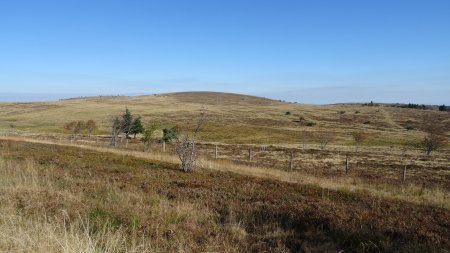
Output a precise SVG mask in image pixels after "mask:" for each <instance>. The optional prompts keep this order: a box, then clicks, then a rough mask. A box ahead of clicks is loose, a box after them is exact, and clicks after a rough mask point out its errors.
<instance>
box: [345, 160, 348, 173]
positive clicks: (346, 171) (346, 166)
mask: <svg viewBox="0 0 450 253" xmlns="http://www.w3.org/2000/svg"><path fill="white" fill-rule="evenodd" d="M347 173H348V157H346V158H345V174H347Z"/></svg>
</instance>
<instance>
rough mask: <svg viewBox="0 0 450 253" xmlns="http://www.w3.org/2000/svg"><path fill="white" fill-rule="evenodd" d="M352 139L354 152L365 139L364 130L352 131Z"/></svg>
mask: <svg viewBox="0 0 450 253" xmlns="http://www.w3.org/2000/svg"><path fill="white" fill-rule="evenodd" d="M352 137H353V140H354V141H355V146H356V152H358V148H359V147H360V146H361V144H362V143H363V142H364V141H365V140H366V139H367V135H366V134H365V133H364V132H360V131H358V132H353V133H352Z"/></svg>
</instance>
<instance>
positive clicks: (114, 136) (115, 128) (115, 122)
mask: <svg viewBox="0 0 450 253" xmlns="http://www.w3.org/2000/svg"><path fill="white" fill-rule="evenodd" d="M121 131H122V123H121V121H120V119H119V117H114V118H112V119H111V145H112V146H114V147H116V146H117V140H118V138H119V134H120V132H121Z"/></svg>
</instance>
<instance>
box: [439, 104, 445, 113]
mask: <svg viewBox="0 0 450 253" xmlns="http://www.w3.org/2000/svg"><path fill="white" fill-rule="evenodd" d="M439 111H441V112H446V111H447V106H445V105H441V106H439Z"/></svg>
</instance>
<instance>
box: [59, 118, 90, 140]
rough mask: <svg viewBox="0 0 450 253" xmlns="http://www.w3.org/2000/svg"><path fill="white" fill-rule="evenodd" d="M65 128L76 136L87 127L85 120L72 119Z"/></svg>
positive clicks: (73, 136)
mask: <svg viewBox="0 0 450 253" xmlns="http://www.w3.org/2000/svg"><path fill="white" fill-rule="evenodd" d="M64 128H65V129H66V130H68V131H70V133H71V134H72V136H71V138H75V137H76V136H77V135H78V134H80V133H81V132H82V131H83V129H84V128H85V123H84V122H83V121H72V122H69V123H67V124H66V125H65V126H64Z"/></svg>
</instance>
